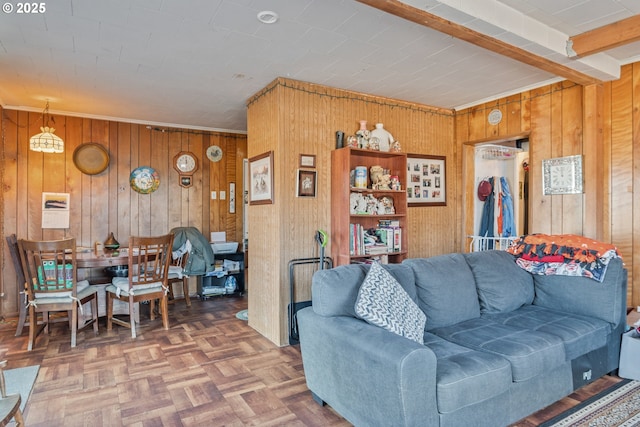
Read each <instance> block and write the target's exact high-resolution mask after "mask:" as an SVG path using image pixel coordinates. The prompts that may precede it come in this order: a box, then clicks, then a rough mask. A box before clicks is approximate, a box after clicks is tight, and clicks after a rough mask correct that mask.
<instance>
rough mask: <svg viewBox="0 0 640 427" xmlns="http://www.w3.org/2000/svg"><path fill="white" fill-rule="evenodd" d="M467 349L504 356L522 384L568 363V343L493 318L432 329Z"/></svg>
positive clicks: (513, 376)
mask: <svg viewBox="0 0 640 427" xmlns="http://www.w3.org/2000/svg"><path fill="white" fill-rule="evenodd" d="M431 332H433V333H434V334H436V335H438V336H439V337H442V338H444V339H446V340H447V341H451V342H454V343H456V344H459V345H461V346H463V347H468V348H470V349H474V350H479V351H485V352H488V353H492V354H495V355H497V356H501V357H504V358H505V359H507V360H508V361H509V363H511V374H512V378H513V381H515V382H520V381H526V380H528V379H529V378H533V377H535V376H536V375H539V374H541V373H543V372H547V371H550V370H552V369H555V368H557V367H558V366H560V365H561V364H563V363H565V360H566V358H565V351H564V343H563V342H562V339H561V338H560V337H559V336H557V335H554V334H550V333H547V332H542V331H534V330H528V329H524V328H517V327H512V326H507V325H502V324H500V323H498V322H494V321H492V320H490V319H486V318H480V319H472V320H467V321H465V322H461V323H458V324H457V325H453V326H446V327H442V328H437V329H434V330H432V331H431Z"/></svg>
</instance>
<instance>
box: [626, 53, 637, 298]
mask: <svg viewBox="0 0 640 427" xmlns="http://www.w3.org/2000/svg"><path fill="white" fill-rule="evenodd" d="M627 68H630V72H631V74H632V91H633V92H632V103H633V104H632V110H631V111H632V112H633V127H632V130H633V135H632V141H633V142H632V147H633V164H634V168H633V175H632V177H633V178H632V180H633V181H632V185H633V190H634V191H633V192H632V197H633V210H632V216H631V218H632V223H633V228H632V236H633V237H632V238H633V248H634V250H633V259H632V262H633V266H632V267H631V269H632V279H633V277H640V241H639V240H637V239H636V238H635V236H640V172H639V171H638V167H637V166H635V165H638V164H639V163H640V64H638V63H637V62H636V63H635V64H632V65H631V66H630V67H627ZM636 189H638V190H639V191H635V190H636ZM636 248H637V249H638V250H636ZM629 288H631V294H630V295H629V293H627V295H629V297H630V298H629V299H628V301H630V302H631V305H632V307H638V306H640V280H638V281H637V283H634V282H633V280H632V281H631V286H629Z"/></svg>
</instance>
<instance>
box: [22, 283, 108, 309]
mask: <svg viewBox="0 0 640 427" xmlns="http://www.w3.org/2000/svg"><path fill="white" fill-rule="evenodd" d="M97 292H98V289H97V288H96V287H95V286H91V285H90V284H89V282H88V281H86V280H81V281H79V282H78V289H77V292H76V298H78V299H79V300H82V299H84V298H86V297H88V296H89V295H91V294H95V293H97ZM72 301H73V300H72V299H71V291H69V292H57V293H55V294H52V293H36V294H35V300H34V303H35V304H36V305H37V304H66V303H70V302H72Z"/></svg>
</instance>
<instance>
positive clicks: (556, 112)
mask: <svg viewBox="0 0 640 427" xmlns="http://www.w3.org/2000/svg"><path fill="white" fill-rule="evenodd" d="M548 88H549V91H550V93H549V95H548V96H549V97H550V98H551V100H550V105H549V111H548V112H547V111H545V114H546V115H548V117H549V123H550V136H549V137H550V139H549V150H548V151H547V152H549V156H548V157H545V158H542V159H540V161H541V162H542V160H546V159H550V158H557V157H562V156H563V137H564V134H563V124H564V120H563V116H562V113H563V106H562V100H563V95H564V93H563V91H562V83H554V84H552V85H551V86H549V87H548ZM540 168H542V163H540ZM540 173H541V174H542V171H540ZM541 176H542V175H541ZM545 197H546V199H547V201H548V207H549V209H550V212H549V213H550V216H549V217H548V218H547V219H546V221H547V222H548V224H549V225H548V227H549V229H550V232H551V233H552V234H562V230H563V229H562V225H563V222H562V213H563V201H564V196H561V195H553V196H545Z"/></svg>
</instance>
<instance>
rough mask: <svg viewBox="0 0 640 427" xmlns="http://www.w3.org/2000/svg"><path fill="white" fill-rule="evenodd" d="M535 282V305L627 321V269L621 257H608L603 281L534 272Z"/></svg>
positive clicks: (614, 322)
mask: <svg viewBox="0 0 640 427" xmlns="http://www.w3.org/2000/svg"><path fill="white" fill-rule="evenodd" d="M533 283H534V286H535V293H536V297H535V299H534V300H533V304H534V305H540V306H543V307H546V308H550V309H552V310H557V311H570V312H572V313H577V314H582V315H583V316H593V317H597V318H598V319H602V320H604V321H607V322H609V323H612V324H614V325H618V324H620V322H624V321H625V317H626V313H625V308H626V292H627V290H626V286H627V271H626V270H625V268H624V265H623V264H622V260H621V259H620V258H614V259H612V260H611V261H609V265H608V266H607V272H606V274H605V276H604V280H603V281H602V283H600V282H598V281H596V280H593V279H588V278H584V277H572V276H560V275H557V276H553V275H550V276H541V275H533ZM594 301H597V303H594Z"/></svg>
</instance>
